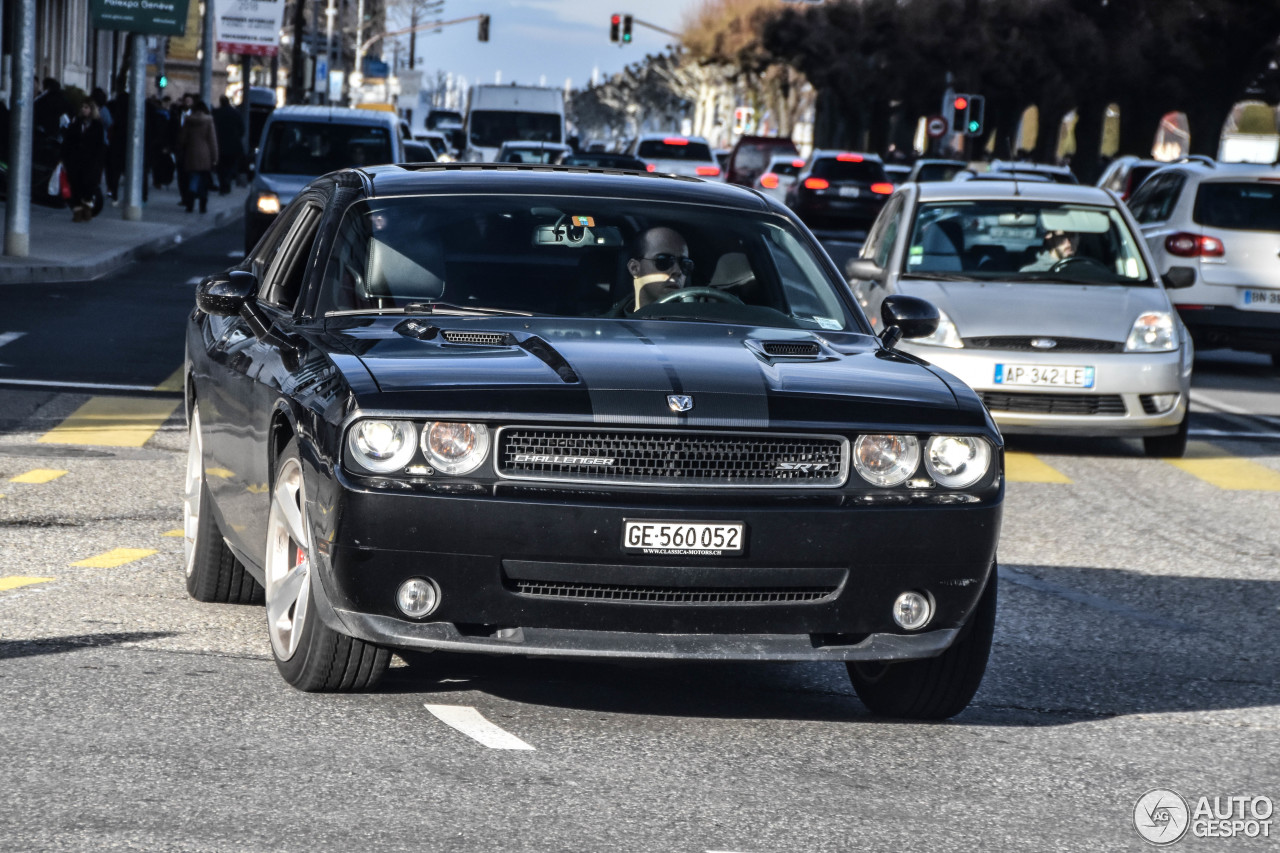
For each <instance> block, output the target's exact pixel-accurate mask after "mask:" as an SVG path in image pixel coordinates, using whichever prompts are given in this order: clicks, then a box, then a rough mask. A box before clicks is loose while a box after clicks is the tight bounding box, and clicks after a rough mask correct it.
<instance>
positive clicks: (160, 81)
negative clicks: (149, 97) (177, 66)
mask: <svg viewBox="0 0 1280 853" xmlns="http://www.w3.org/2000/svg"><path fill="white" fill-rule="evenodd" d="M168 85H169V78H168V76H167V75H164V74H157V75H156V89H158V90H159V91H160V92H161V93H163V92H164V87H165V86H168Z"/></svg>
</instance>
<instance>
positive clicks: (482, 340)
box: [440, 329, 516, 347]
mask: <svg viewBox="0 0 1280 853" xmlns="http://www.w3.org/2000/svg"><path fill="white" fill-rule="evenodd" d="M440 337H442V338H444V341H445V343H448V344H465V345H467V346H472V347H513V346H515V345H516V338H515V335H512V334H509V333H508V332H464V331H460V330H458V329H446V330H445V331H443V332H441V333H440Z"/></svg>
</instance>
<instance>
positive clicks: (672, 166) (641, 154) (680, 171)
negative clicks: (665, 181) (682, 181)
mask: <svg viewBox="0 0 1280 853" xmlns="http://www.w3.org/2000/svg"><path fill="white" fill-rule="evenodd" d="M627 153H628V154H630V155H631V156H632V157H635V158H636V159H639V160H643V161H644V162H645V168H647V169H648V170H649V171H650V172H661V173H663V174H664V175H688V176H691V177H692V176H696V177H699V178H718V177H720V164H719V163H717V162H716V158H715V155H714V154H712V153H711V146H710V145H708V144H707V140H705V139H703V138H702V137H701V136H674V135H671V134H661V133H647V134H644V135H642V136H640V137H638V138H636V139H635V140H634V141H633V142H632V143H631V145H630V147H629V148H628V149H627Z"/></svg>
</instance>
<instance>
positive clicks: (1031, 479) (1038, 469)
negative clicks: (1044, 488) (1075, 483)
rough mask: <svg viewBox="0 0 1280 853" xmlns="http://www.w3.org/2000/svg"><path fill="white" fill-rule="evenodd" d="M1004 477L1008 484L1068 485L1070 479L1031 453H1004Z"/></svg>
mask: <svg viewBox="0 0 1280 853" xmlns="http://www.w3.org/2000/svg"><path fill="white" fill-rule="evenodd" d="M1004 476H1005V479H1006V480H1008V481H1009V482H1010V483H1070V482H1071V478H1070V477H1068V476H1067V475H1066V474H1064V473H1062V472H1061V471H1059V470H1058V469H1057V468H1054V467H1053V466H1052V465H1049V464H1048V463H1045V462H1042V461H1040V458H1039V457H1037V456H1035V455H1034V454H1031V453H1019V452H1017V451H1014V452H1010V451H1007V450H1006V451H1005V454H1004Z"/></svg>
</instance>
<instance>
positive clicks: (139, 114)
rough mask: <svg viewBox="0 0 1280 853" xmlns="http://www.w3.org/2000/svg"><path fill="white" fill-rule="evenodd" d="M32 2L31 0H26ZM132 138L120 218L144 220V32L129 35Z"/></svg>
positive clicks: (145, 106) (145, 96) (145, 109)
mask: <svg viewBox="0 0 1280 853" xmlns="http://www.w3.org/2000/svg"><path fill="white" fill-rule="evenodd" d="M27 2H31V0H27ZM129 47H130V49H131V50H132V51H133V53H132V55H131V56H130V57H129V59H130V65H129V140H128V142H127V143H126V145H125V164H126V165H125V176H126V177H127V178H128V181H127V182H126V183H125V185H124V210H123V212H122V213H121V217H122V218H124V219H126V220H128V221H130V222H137V221H139V220H141V219H142V186H143V183H142V182H143V181H145V180H146V175H144V174H143V173H142V171H143V169H144V168H145V162H144V159H143V150H142V149H143V146H144V145H145V144H146V138H147V137H146V130H147V128H146V124H147V37H146V36H145V35H143V34H142V33H130V34H129Z"/></svg>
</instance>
